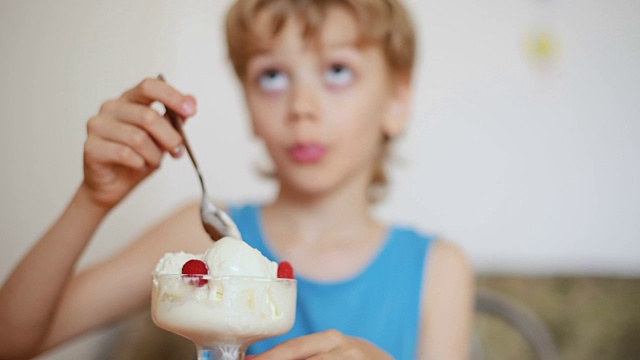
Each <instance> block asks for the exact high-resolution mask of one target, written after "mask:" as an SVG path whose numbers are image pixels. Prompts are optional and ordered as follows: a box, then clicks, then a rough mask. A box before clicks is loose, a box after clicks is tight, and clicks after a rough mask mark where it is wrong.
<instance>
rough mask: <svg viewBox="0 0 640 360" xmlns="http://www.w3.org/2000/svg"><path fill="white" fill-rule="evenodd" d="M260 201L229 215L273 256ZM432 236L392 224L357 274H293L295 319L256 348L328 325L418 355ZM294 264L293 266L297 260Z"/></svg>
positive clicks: (399, 355) (396, 353) (403, 354)
mask: <svg viewBox="0 0 640 360" xmlns="http://www.w3.org/2000/svg"><path fill="white" fill-rule="evenodd" d="M260 212H261V207H260V206H258V205H245V206H239V207H237V206H234V207H231V208H230V215H231V217H232V218H233V219H234V221H235V222H236V223H237V225H238V228H239V229H240V232H241V233H242V237H243V238H244V240H245V241H246V242H247V243H248V244H249V245H251V246H253V247H254V248H256V249H258V250H260V252H262V254H264V256H266V257H267V258H269V259H271V260H272V261H276V262H280V261H282V260H283V259H278V258H277V257H276V256H275V255H274V254H273V252H272V251H271V250H270V248H269V245H268V242H267V240H266V239H265V237H264V233H263V231H262V223H261V213H260ZM432 243H433V238H432V237H428V236H424V235H421V234H419V233H417V232H416V231H414V230H411V229H408V228H402V227H391V228H390V230H389V232H388V234H387V239H386V242H385V244H384V246H383V247H382V248H381V249H380V251H379V252H378V254H377V255H376V256H375V257H374V259H373V260H372V261H371V262H370V264H369V266H368V267H367V268H366V269H365V270H363V271H362V272H361V273H360V274H358V275H356V276H355V277H352V278H350V279H347V280H344V281H338V282H318V281H313V280H310V279H305V278H304V277H301V276H298V275H296V279H297V280H298V299H297V311H296V320H295V324H294V325H293V328H292V329H291V331H289V332H288V333H286V334H284V335H281V336H278V337H275V338H270V339H266V340H263V341H260V342H257V343H255V344H253V345H252V346H251V347H250V348H249V351H248V354H260V353H262V352H265V351H267V350H269V349H271V348H272V347H274V346H275V345H277V344H280V343H282V342H284V341H285V340H289V339H292V338H296V337H300V336H302V335H307V334H311V333H315V332H319V331H324V330H328V329H336V330H338V331H340V332H342V333H343V334H346V335H350V336H356V337H360V338H364V339H366V340H368V341H370V342H372V343H374V344H376V345H377V346H378V347H380V348H381V349H383V350H385V351H387V352H388V353H389V354H391V355H392V356H393V357H394V358H395V359H415V358H416V357H417V344H418V329H419V323H420V303H421V292H422V283H423V282H422V276H423V268H424V266H425V263H426V261H425V259H426V255H427V251H428V250H429V248H430V245H431V244H432ZM293 265H294V269H295V264H293Z"/></svg>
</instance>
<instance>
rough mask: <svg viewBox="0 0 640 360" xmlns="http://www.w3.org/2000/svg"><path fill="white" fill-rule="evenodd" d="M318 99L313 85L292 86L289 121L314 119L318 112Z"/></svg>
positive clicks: (299, 84)
mask: <svg viewBox="0 0 640 360" xmlns="http://www.w3.org/2000/svg"><path fill="white" fill-rule="evenodd" d="M317 102H318V99H317V95H316V92H315V90H314V89H313V85H312V84H310V83H308V82H300V83H297V84H294V86H292V88H291V97H290V117H291V120H301V119H315V118H316V117H317V111H318V108H317V106H318V103H317Z"/></svg>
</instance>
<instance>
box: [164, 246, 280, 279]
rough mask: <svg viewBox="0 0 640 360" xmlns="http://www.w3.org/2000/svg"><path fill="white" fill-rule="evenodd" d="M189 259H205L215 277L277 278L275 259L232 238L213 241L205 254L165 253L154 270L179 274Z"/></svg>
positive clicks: (210, 272)
mask: <svg viewBox="0 0 640 360" xmlns="http://www.w3.org/2000/svg"><path fill="white" fill-rule="evenodd" d="M192 259H198V260H202V261H204V262H205V263H206V264H207V266H208V267H209V275H211V276H214V277H220V276H251V277H262V278H276V277H278V264H277V263H276V262H273V261H270V260H269V259H267V258H266V257H264V256H263V255H262V253H260V251H258V250H257V249H254V248H252V247H251V246H249V245H248V244H247V243H246V242H244V241H242V240H239V239H236V238H232V237H223V238H222V239H220V240H218V241H216V242H214V243H213V244H212V245H211V247H210V248H209V249H208V250H207V251H206V252H205V253H204V254H198V255H196V254H189V253H186V252H184V251H180V252H176V253H167V254H165V255H164V256H163V257H162V258H161V259H160V260H159V261H158V264H157V265H156V269H155V272H156V274H158V275H161V274H181V273H182V266H184V264H185V263H186V262H187V261H189V260H192Z"/></svg>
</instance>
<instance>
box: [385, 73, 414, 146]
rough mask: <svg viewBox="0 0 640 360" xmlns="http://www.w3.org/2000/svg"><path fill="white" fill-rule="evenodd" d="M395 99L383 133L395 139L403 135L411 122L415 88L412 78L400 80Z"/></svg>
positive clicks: (395, 91) (397, 84) (394, 95)
mask: <svg viewBox="0 0 640 360" xmlns="http://www.w3.org/2000/svg"><path fill="white" fill-rule="evenodd" d="M392 95H393V98H392V100H391V102H390V104H389V108H388V112H387V116H386V119H385V120H384V123H383V124H382V131H383V133H384V135H385V136H387V137H389V138H391V139H393V138H395V137H397V136H398V135H400V134H402V132H403V131H404V129H405V128H406V127H407V123H408V121H409V112H410V109H411V100H412V97H413V87H412V86H411V80H410V76H407V77H403V78H402V79H398V80H397V82H396V84H395V89H394V92H393V94H392Z"/></svg>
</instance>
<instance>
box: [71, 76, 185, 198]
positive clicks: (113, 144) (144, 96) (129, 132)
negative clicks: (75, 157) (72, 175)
mask: <svg viewBox="0 0 640 360" xmlns="http://www.w3.org/2000/svg"><path fill="white" fill-rule="evenodd" d="M156 101H158V102H161V103H163V104H164V105H165V106H166V107H169V108H171V109H173V110H174V111H176V112H177V113H178V114H180V115H181V116H182V118H183V119H186V118H188V117H190V116H193V115H194V114H195V110H196V100H195V98H194V97H193V96H189V95H184V94H182V93H180V92H179V91H178V90H176V89H174V88H173V87H171V86H170V85H169V84H167V83H165V82H163V81H160V80H158V79H153V78H148V79H145V80H143V81H142V82H140V83H139V84H138V85H137V86H135V87H133V88H131V89H129V90H127V91H126V92H124V93H123V94H122V96H120V97H119V98H118V99H115V100H110V101H107V102H105V103H103V104H102V106H101V107H100V111H99V113H98V114H97V115H96V116H94V117H92V118H91V119H89V121H88V123H87V140H86V142H85V146H84V181H83V184H82V186H83V187H85V188H86V189H87V190H89V193H90V194H91V198H92V200H93V201H94V202H95V203H96V204H97V205H99V206H101V207H105V208H111V207H113V206H115V205H116V204H118V203H119V202H120V201H121V200H122V199H123V198H124V197H125V196H126V195H127V194H128V193H129V191H131V190H132V189H133V188H134V187H135V186H136V185H137V184H138V183H139V182H140V181H141V180H143V179H144V178H146V177H147V176H148V175H149V174H151V173H152V172H153V171H155V170H156V169H157V168H158V167H159V166H160V161H161V160H162V157H163V155H164V153H165V152H169V153H170V154H171V155H172V156H174V157H179V156H180V155H181V149H182V148H181V144H182V137H181V136H180V134H179V133H178V132H177V131H176V130H175V129H174V128H173V127H172V126H171V124H170V122H169V121H168V120H167V119H166V118H164V117H163V115H161V114H159V113H158V112H157V111H155V110H154V109H152V108H151V104H152V103H154V102H156Z"/></svg>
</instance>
